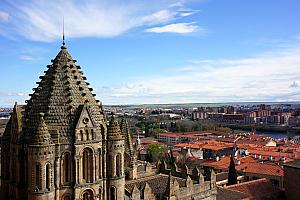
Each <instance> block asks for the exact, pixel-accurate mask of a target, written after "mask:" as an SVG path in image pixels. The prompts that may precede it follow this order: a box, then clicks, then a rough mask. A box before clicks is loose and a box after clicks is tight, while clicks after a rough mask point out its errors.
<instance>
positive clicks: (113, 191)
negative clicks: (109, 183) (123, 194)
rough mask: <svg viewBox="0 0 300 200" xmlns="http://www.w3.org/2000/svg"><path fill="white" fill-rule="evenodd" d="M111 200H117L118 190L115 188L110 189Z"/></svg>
mask: <svg viewBox="0 0 300 200" xmlns="http://www.w3.org/2000/svg"><path fill="white" fill-rule="evenodd" d="M110 200H117V189H116V188H115V187H111V188H110Z"/></svg>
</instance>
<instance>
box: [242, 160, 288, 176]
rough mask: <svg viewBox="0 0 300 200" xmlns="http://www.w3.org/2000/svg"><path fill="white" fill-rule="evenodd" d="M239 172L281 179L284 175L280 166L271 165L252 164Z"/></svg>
mask: <svg viewBox="0 0 300 200" xmlns="http://www.w3.org/2000/svg"><path fill="white" fill-rule="evenodd" d="M239 170H244V171H245V172H246V173H255V174H266V175H270V176H281V177H283V175H284V172H283V167H282V166H280V165H276V164H271V163H258V162H252V163H248V164H247V165H246V166H245V167H243V168H241V169H239Z"/></svg>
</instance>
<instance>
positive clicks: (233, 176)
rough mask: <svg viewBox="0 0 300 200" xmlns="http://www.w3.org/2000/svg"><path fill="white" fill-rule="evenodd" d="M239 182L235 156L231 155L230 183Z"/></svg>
mask: <svg viewBox="0 0 300 200" xmlns="http://www.w3.org/2000/svg"><path fill="white" fill-rule="evenodd" d="M234 184H237V172H236V169H235V164H234V159H233V156H231V157H230V165H229V171H228V185H234Z"/></svg>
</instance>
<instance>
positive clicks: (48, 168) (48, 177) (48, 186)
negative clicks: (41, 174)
mask: <svg viewBox="0 0 300 200" xmlns="http://www.w3.org/2000/svg"><path fill="white" fill-rule="evenodd" d="M46 189H47V190H50V189H51V165H50V164H49V163H48V164H46Z"/></svg>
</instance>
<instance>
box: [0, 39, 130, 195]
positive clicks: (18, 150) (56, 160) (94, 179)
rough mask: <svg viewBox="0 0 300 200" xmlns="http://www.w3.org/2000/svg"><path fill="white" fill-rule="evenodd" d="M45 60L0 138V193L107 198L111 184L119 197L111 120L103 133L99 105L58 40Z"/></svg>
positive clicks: (119, 143) (118, 158) (118, 148)
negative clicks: (47, 62)
mask: <svg viewBox="0 0 300 200" xmlns="http://www.w3.org/2000/svg"><path fill="white" fill-rule="evenodd" d="M51 62H52V63H51V64H50V65H48V66H47V68H48V69H47V70H46V71H45V74H44V75H43V76H40V79H41V80H40V81H39V82H37V84H38V86H37V87H36V88H34V89H33V94H31V95H30V96H31V97H30V99H29V100H28V101H26V105H24V106H19V105H17V104H16V105H15V107H14V111H13V113H12V115H11V118H10V120H9V122H8V124H7V126H6V129H5V133H4V135H3V137H2V138H1V166H2V167H1V187H0V199H41V200H44V199H49V200H50V199H51V200H52V199H55V200H71V199H77V200H79V199H82V200H91V199H100V200H108V199H111V198H110V197H113V193H112V192H113V189H112V188H115V197H116V198H115V199H124V185H125V181H124V166H123V165H124V158H123V157H124V139H123V137H122V136H121V134H120V129H119V127H118V125H117V123H116V122H115V120H114V118H112V119H111V121H110V124H109V126H108V132H109V134H107V121H106V117H105V114H104V111H103V108H102V105H101V103H100V102H99V101H98V100H96V99H95V95H94V94H93V93H92V91H93V89H92V88H90V87H89V83H88V82H86V77H85V76H84V75H83V72H82V71H81V67H80V66H79V65H77V64H76V60H73V59H72V57H71V55H70V54H69V52H68V51H67V48H66V47H65V45H64V43H63V46H62V47H61V50H60V52H59V53H58V54H57V56H56V57H55V59H53V60H52V61H51ZM111 167H114V168H111ZM108 169H109V170H108ZM111 169H113V171H112V170H111Z"/></svg>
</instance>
